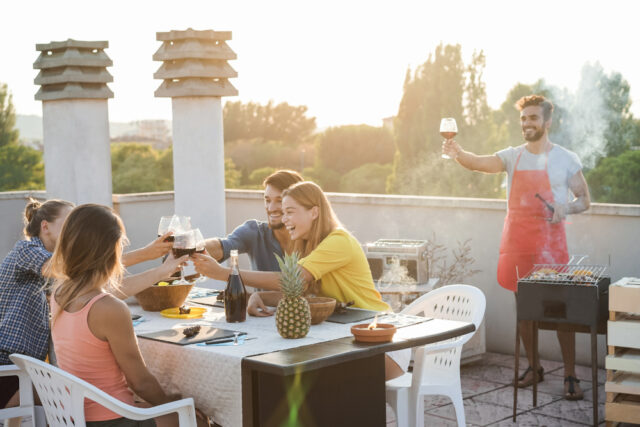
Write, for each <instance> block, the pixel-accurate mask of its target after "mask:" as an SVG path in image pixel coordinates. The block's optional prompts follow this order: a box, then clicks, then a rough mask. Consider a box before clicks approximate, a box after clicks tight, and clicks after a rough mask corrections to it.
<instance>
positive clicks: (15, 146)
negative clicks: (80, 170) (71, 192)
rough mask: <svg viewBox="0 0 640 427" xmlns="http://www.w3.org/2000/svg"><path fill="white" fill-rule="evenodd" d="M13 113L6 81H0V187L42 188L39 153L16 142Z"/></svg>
mask: <svg viewBox="0 0 640 427" xmlns="http://www.w3.org/2000/svg"><path fill="white" fill-rule="evenodd" d="M15 124H16V114H15V110H14V108H13V102H12V96H11V94H10V93H9V88H8V87H7V85H6V84H4V83H0V191H9V190H36V189H42V188H44V168H43V165H42V154H41V153H40V152H39V151H37V150H34V149H33V148H31V147H26V146H23V145H20V144H19V142H18V139H19V137H20V134H19V132H18V130H17V129H15Z"/></svg>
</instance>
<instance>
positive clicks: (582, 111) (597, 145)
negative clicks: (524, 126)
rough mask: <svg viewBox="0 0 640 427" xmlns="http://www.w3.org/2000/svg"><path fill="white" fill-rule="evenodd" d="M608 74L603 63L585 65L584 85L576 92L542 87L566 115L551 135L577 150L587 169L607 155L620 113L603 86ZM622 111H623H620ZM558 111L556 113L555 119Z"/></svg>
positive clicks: (567, 146)
mask: <svg viewBox="0 0 640 427" xmlns="http://www.w3.org/2000/svg"><path fill="white" fill-rule="evenodd" d="M604 80H606V75H605V74H604V70H603V68H602V66H601V65H600V64H599V63H595V64H589V63H587V64H585V65H584V66H583V67H582V71H581V78H580V84H579V85H578V88H577V89H576V92H575V93H574V94H571V93H569V92H568V91H567V90H566V89H564V90H561V89H559V88H557V87H553V86H544V84H543V86H542V88H541V89H544V90H546V91H548V92H550V93H551V100H552V102H553V103H554V105H556V107H558V108H560V109H563V110H564V117H562V119H561V122H560V123H558V125H559V126H558V127H557V129H556V130H555V131H554V132H552V133H551V134H550V135H549V137H550V139H551V140H552V141H553V142H554V143H557V144H560V145H562V146H564V147H566V148H568V149H570V150H572V151H574V152H575V153H576V154H577V155H578V157H579V158H580V160H581V161H582V163H583V165H584V166H585V167H586V168H592V167H593V166H594V165H595V162H596V160H597V159H598V158H600V157H602V156H605V155H606V145H607V139H606V132H607V130H608V128H609V124H610V123H611V122H612V121H613V120H615V118H616V115H617V114H616V112H615V111H614V110H613V109H612V108H611V107H610V106H609V105H607V102H606V99H605V94H604V90H606V88H604V87H602V86H603V83H604ZM618 114H619V113H618ZM557 118H558V114H554V120H555V119H557Z"/></svg>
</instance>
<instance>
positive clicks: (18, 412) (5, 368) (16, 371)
mask: <svg viewBox="0 0 640 427" xmlns="http://www.w3.org/2000/svg"><path fill="white" fill-rule="evenodd" d="M13 376H17V377H18V381H19V385H18V386H19V390H20V406H16V407H13V408H4V409H0V421H1V422H3V425H4V426H5V427H12V426H19V425H21V420H20V418H19V417H30V420H31V425H32V426H35V427H45V426H46V425H47V423H46V422H45V420H44V412H43V409H42V406H34V403H33V388H32V387H31V380H30V379H29V374H27V373H26V372H25V371H23V370H21V369H20V368H19V367H17V366H16V365H1V366H0V377H13Z"/></svg>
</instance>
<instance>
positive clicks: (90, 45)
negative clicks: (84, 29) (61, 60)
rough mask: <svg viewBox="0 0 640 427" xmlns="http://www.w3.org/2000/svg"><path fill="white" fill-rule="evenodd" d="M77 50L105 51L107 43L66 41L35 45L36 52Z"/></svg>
mask: <svg viewBox="0 0 640 427" xmlns="http://www.w3.org/2000/svg"><path fill="white" fill-rule="evenodd" d="M70 47H72V48H78V49H107V48H108V47H109V42H108V41H106V40H105V41H93V42H90V41H82V40H74V39H67V40H66V41H63V42H51V43H38V44H36V50H38V51H45V50H60V49H66V48H70Z"/></svg>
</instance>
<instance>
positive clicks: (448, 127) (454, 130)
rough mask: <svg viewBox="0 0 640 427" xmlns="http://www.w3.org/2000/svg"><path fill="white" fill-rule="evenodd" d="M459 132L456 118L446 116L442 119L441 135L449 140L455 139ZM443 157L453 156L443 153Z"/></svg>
mask: <svg viewBox="0 0 640 427" xmlns="http://www.w3.org/2000/svg"><path fill="white" fill-rule="evenodd" d="M457 134H458V125H457V124H456V119H454V118H453V117H445V118H444V119H442V120H441V121H440V135H442V137H443V138H444V139H446V140H447V141H449V140H451V139H453V138H454V137H455V136H456V135H457ZM442 158H443V159H450V158H451V157H450V156H448V155H446V154H444V153H442Z"/></svg>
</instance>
